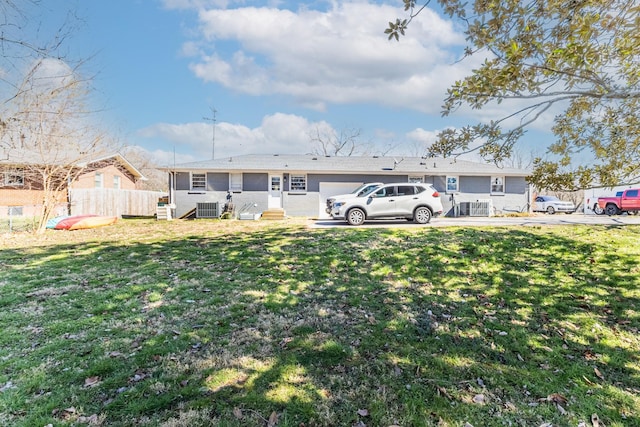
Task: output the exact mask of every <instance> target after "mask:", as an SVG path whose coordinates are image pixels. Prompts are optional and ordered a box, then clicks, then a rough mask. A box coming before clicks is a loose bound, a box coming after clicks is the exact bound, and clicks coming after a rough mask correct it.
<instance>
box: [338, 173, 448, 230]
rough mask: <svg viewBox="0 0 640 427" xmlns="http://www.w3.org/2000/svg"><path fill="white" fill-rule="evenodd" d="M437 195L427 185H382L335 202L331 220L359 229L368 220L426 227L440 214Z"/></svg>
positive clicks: (438, 195) (440, 204)
mask: <svg viewBox="0 0 640 427" xmlns="http://www.w3.org/2000/svg"><path fill="white" fill-rule="evenodd" d="M442 210H443V208H442V201H441V200H440V194H439V193H438V191H436V189H435V188H433V186H432V185H430V184H422V183H407V182H403V183H391V184H383V185H380V186H378V187H377V188H375V189H374V190H372V191H371V192H369V193H368V194H367V195H364V196H360V197H358V196H354V195H351V196H349V197H341V198H337V199H336V200H335V201H334V202H333V206H332V208H331V217H332V218H334V219H344V220H345V221H347V222H348V223H349V224H351V225H361V224H363V223H364V222H365V221H366V220H368V219H395V218H405V219H407V220H410V221H411V220H413V221H415V222H417V223H418V224H427V223H428V222H429V221H431V218H432V217H434V216H438V215H440V214H441V213H442Z"/></svg>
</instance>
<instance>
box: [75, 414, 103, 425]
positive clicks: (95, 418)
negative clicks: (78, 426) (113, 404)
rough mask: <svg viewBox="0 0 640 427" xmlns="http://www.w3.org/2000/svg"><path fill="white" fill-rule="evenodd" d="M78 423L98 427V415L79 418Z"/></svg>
mask: <svg viewBox="0 0 640 427" xmlns="http://www.w3.org/2000/svg"><path fill="white" fill-rule="evenodd" d="M78 422H79V423H85V424H91V425H98V414H92V415H90V416H88V417H85V416H81V417H78Z"/></svg>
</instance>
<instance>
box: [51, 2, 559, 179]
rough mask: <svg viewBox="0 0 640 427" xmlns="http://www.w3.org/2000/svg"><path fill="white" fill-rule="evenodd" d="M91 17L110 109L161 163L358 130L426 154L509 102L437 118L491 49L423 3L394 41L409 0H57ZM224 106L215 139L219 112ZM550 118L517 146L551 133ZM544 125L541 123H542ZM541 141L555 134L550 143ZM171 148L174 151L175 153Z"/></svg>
mask: <svg viewBox="0 0 640 427" xmlns="http://www.w3.org/2000/svg"><path fill="white" fill-rule="evenodd" d="M44 3H45V4H48V5H49V7H51V9H49V12H50V13H45V15H43V18H42V19H44V20H45V24H48V25H50V26H51V28H53V26H54V25H57V23H58V22H59V21H60V19H61V16H60V15H59V14H60V13H61V12H60V11H61V10H63V8H58V7H56V5H58V6H59V5H60V3H65V5H66V6H67V8H70V9H72V10H75V11H76V13H77V16H78V17H79V18H80V19H81V22H82V25H81V26H80V28H79V30H78V31H77V32H76V34H75V35H74V37H73V39H72V40H70V42H69V45H68V46H69V48H70V50H71V52H72V53H73V55H75V56H79V57H85V58H86V57H91V59H90V62H89V69H90V70H91V72H94V73H96V77H95V81H94V86H95V88H96V90H97V92H96V99H99V100H100V103H101V105H102V106H103V107H104V110H103V111H101V112H100V113H99V114H100V115H101V123H102V124H103V125H104V126H105V127H106V128H107V130H108V131H109V132H110V133H112V134H113V135H115V136H116V137H117V138H119V139H120V140H121V142H123V143H126V144H128V145H131V146H137V147H141V148H142V149H143V150H145V151H147V152H148V153H149V154H150V155H151V156H152V157H153V158H154V159H155V160H156V162H157V163H158V164H159V165H161V166H163V165H169V164H171V163H172V162H173V161H174V158H175V161H176V162H178V163H182V162H187V161H192V160H202V159H207V158H211V156H212V154H215V157H216V158H223V157H229V156H237V155H242V154H250V153H251V154H260V153H263V154H275V153H300V154H304V153H310V152H312V151H314V150H317V149H318V146H317V144H314V142H313V141H312V138H311V136H310V135H312V134H317V133H318V132H320V134H321V135H323V137H324V138H325V139H327V138H328V135H330V133H331V132H336V133H338V134H339V133H340V132H342V131H348V130H351V129H357V130H359V131H360V136H359V138H358V141H359V143H360V149H361V151H362V152H363V153H366V154H383V153H386V154H390V155H421V154H422V153H424V150H425V148H426V146H428V144H429V143H430V142H431V141H433V140H434V138H435V134H436V133H437V131H439V130H441V129H444V128H446V127H448V126H461V125H465V124H470V123H476V122H477V121H478V120H490V119H496V118H499V117H501V116H502V115H504V113H505V112H506V111H508V108H511V107H510V106H508V105H503V106H499V107H493V108H489V109H486V110H483V111H481V112H478V111H469V110H464V109H463V110H461V111H460V112H459V113H458V114H456V115H455V116H453V117H448V118H442V117H441V116H440V106H441V105H442V100H443V98H444V96H445V93H446V89H447V87H449V85H450V84H451V83H453V81H454V80H455V79H459V78H462V77H463V76H464V75H465V74H467V73H469V70H471V69H472V68H473V67H474V66H477V64H478V61H480V60H481V59H483V58H471V59H466V60H464V61H459V59H460V52H461V51H462V49H463V47H464V36H463V35H462V33H461V32H460V31H458V30H457V29H456V27H455V25H454V23H452V22H450V21H447V20H446V19H445V18H443V17H442V15H440V14H438V13H437V12H435V11H433V10H430V9H427V10H425V11H424V12H423V13H422V14H421V15H420V17H419V18H418V19H417V20H416V21H414V23H413V24H412V26H411V27H410V30H409V33H408V34H407V36H406V37H405V38H404V39H401V41H400V42H399V43H398V42H396V41H388V40H387V38H386V36H385V34H384V33H383V31H384V29H385V28H386V26H387V22H388V21H390V20H394V19H395V18H396V17H401V16H403V8H402V2H401V1H400V0H390V1H362V0H355V1H341V0H335V1H331V2H328V1H309V2H288V1H278V0H272V1H257V0H244V1H236V0H109V1H106V0H89V1H82V0H75V1H73V0H57V1H55V0H54V1H51V2H46V1H45V2H44ZM212 108H215V110H216V114H215V117H216V126H215V149H213V147H212V145H213V144H212V142H213V141H212V140H213V126H212V123H211V122H210V121H207V120H205V118H212V117H213V112H212V110H211V109H212ZM549 123H550V122H549V118H547V120H546V121H545V120H543V121H541V122H540V123H538V124H537V126H538V131H536V132H535V133H534V135H533V137H532V136H531V135H529V137H528V138H529V141H533V142H530V143H527V142H526V141H525V146H524V147H522V148H520V150H521V151H522V153H523V154H524V155H528V154H530V153H531V151H532V150H534V149H535V150H537V152H538V153H541V150H540V149H539V148H534V147H535V146H537V145H538V142H540V141H545V142H546V140H547V139H550V138H551V135H550V134H547V133H546V132H545V129H549V127H550V124H549ZM534 130H535V129H534ZM545 145H546V144H545ZM174 153H175V156H174Z"/></svg>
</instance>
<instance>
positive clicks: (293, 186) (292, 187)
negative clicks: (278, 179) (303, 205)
mask: <svg viewBox="0 0 640 427" xmlns="http://www.w3.org/2000/svg"><path fill="white" fill-rule="evenodd" d="M289 191H291V192H292V193H304V192H305V191H307V174H304V173H292V174H289Z"/></svg>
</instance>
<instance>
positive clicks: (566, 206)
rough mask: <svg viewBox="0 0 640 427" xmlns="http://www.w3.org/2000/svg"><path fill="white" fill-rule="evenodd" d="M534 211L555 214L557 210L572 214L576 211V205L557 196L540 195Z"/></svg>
mask: <svg viewBox="0 0 640 427" xmlns="http://www.w3.org/2000/svg"><path fill="white" fill-rule="evenodd" d="M533 211H534V212H546V213H548V214H550V215H553V214H554V213H556V212H564V213H566V214H571V213H574V212H575V211H576V205H574V204H573V202H565V201H564V200H560V199H558V198H557V197H556V196H538V197H536V203H535V205H534V208H533Z"/></svg>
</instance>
